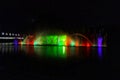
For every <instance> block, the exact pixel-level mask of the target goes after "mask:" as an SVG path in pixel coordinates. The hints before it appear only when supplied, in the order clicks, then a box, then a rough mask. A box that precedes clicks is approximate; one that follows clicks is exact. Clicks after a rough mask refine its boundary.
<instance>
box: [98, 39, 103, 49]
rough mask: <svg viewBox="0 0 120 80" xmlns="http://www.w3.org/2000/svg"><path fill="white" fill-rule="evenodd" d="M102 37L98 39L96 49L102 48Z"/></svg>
mask: <svg viewBox="0 0 120 80" xmlns="http://www.w3.org/2000/svg"><path fill="white" fill-rule="evenodd" d="M102 40H103V39H102V37H99V38H98V47H102Z"/></svg>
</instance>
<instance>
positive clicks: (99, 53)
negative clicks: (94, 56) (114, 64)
mask: <svg viewBox="0 0 120 80" xmlns="http://www.w3.org/2000/svg"><path fill="white" fill-rule="evenodd" d="M102 56H103V55H102V47H98V57H99V58H100V59H101V58H102Z"/></svg>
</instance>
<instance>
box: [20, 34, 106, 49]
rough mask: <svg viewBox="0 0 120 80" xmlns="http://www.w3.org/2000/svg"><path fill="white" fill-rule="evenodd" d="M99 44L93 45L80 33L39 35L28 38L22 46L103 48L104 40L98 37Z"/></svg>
mask: <svg viewBox="0 0 120 80" xmlns="http://www.w3.org/2000/svg"><path fill="white" fill-rule="evenodd" d="M97 42H98V43H97V44H95V45H93V42H92V41H91V40H90V39H89V38H87V37H86V36H85V35H83V34H80V33H75V34H72V35H70V34H56V35H55V34H45V35H43V34H38V35H29V36H27V37H26V38H25V39H24V40H23V42H22V44H23V45H34V46H37V45H55V46H87V47H90V46H101V47H106V45H103V38H102V37H98V39H97Z"/></svg>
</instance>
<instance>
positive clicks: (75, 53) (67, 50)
mask: <svg viewBox="0 0 120 80" xmlns="http://www.w3.org/2000/svg"><path fill="white" fill-rule="evenodd" d="M104 50H105V49H103V47H70V46H69V47H67V46H29V45H28V46H22V45H21V46H19V45H11V46H10V45H7V44H2V45H1V46H0V52H1V53H2V54H4V53H19V54H20V53H21V54H22V53H24V54H25V55H30V56H36V57H37V58H40V57H41V58H56V59H60V58H62V59H67V58H81V59H82V58H83V59H84V58H91V57H92V56H94V57H95V58H96V57H97V58H98V59H100V60H102V58H103V54H105V52H104Z"/></svg>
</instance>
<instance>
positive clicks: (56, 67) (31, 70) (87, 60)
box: [0, 45, 109, 80]
mask: <svg viewBox="0 0 120 80" xmlns="http://www.w3.org/2000/svg"><path fill="white" fill-rule="evenodd" d="M108 68H109V56H108V53H107V48H105V47H65V46H17V45H16V46H7V45H6V46H5V45H3V46H0V73H1V78H8V79H10V78H14V79H18V78H19V79H23V78H27V79H32V78H34V79H51V78H52V79H54V78H55V79H62V78H65V79H67V78H68V79H73V80H74V79H75V78H76V79H77V78H88V77H90V78H91V77H93V78H95V79H98V78H99V79H100V78H101V77H102V76H106V74H108V73H109V69H108ZM83 76H86V77H83ZM100 76H101V77H100Z"/></svg>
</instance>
